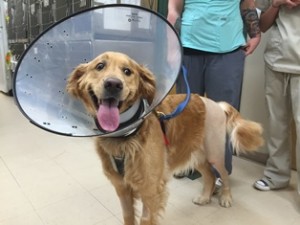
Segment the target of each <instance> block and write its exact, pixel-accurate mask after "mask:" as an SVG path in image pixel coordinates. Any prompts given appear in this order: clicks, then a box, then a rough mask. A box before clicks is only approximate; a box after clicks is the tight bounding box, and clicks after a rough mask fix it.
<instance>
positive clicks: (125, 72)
mask: <svg viewBox="0 0 300 225" xmlns="http://www.w3.org/2000/svg"><path fill="white" fill-rule="evenodd" d="M123 72H124V74H125V75H127V76H129V75H131V73H132V72H131V70H130V69H128V68H124V69H123Z"/></svg>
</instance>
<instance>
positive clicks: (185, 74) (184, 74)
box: [159, 66, 191, 121]
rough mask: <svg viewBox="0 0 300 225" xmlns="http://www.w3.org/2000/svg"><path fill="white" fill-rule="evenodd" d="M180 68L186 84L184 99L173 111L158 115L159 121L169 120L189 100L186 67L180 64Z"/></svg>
mask: <svg viewBox="0 0 300 225" xmlns="http://www.w3.org/2000/svg"><path fill="white" fill-rule="evenodd" d="M181 69H182V75H183V78H184V82H185V85H186V97H185V99H184V101H182V102H181V103H180V104H179V105H178V106H177V107H176V109H175V110H174V111H173V112H171V113H170V114H167V115H161V116H160V117H159V118H160V120H161V121H163V120H169V119H172V118H174V117H175V116H178V115H179V114H180V113H181V112H182V111H183V110H184V108H185V107H186V105H187V104H188V102H189V101H190V97H191V90H190V86H189V83H188V80H187V69H186V68H185V66H182V67H181Z"/></svg>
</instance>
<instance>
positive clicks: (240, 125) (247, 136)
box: [219, 102, 264, 154]
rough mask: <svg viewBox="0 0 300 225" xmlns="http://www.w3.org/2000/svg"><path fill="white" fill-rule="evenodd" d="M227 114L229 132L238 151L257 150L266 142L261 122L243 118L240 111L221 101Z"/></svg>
mask: <svg viewBox="0 0 300 225" xmlns="http://www.w3.org/2000/svg"><path fill="white" fill-rule="evenodd" d="M219 105H220V106H221V108H222V109H223V110H224V112H225V114H226V116H227V122H226V123H227V125H226V128H227V133H228V134H229V135H230V139H231V143H232V145H233V148H234V149H235V151H236V153H237V154H238V153H240V152H244V151H255V150H257V149H258V148H259V147H261V146H262V145H263V144H264V139H263V137H262V133H263V128H262V126H261V125H260V124H259V123H256V122H253V121H250V120H246V119H243V118H242V117H241V115H240V113H239V112H238V111H237V110H236V109H235V108H234V107H232V106H231V105H229V104H228V103H226V102H219Z"/></svg>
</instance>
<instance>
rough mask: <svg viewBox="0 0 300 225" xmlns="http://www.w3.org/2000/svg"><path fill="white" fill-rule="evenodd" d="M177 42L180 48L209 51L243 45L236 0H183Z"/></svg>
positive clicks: (238, 1)
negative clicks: (179, 37)
mask: <svg viewBox="0 0 300 225" xmlns="http://www.w3.org/2000/svg"><path fill="white" fill-rule="evenodd" d="M181 42H182V45H183V47H188V48H192V49H197V50H201V51H207V52H213V53H226V52H231V51H233V50H235V49H237V48H239V47H241V46H243V45H245V42H246V40H245V36H244V33H243V21H242V17H241V11H240V0H185V3H184V11H183V14H182V20H181Z"/></svg>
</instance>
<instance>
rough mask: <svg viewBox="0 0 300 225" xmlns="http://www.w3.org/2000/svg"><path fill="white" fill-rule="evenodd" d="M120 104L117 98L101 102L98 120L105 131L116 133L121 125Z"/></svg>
mask: <svg viewBox="0 0 300 225" xmlns="http://www.w3.org/2000/svg"><path fill="white" fill-rule="evenodd" d="M119 108H120V102H119V101H118V100H117V99H115V98H107V99H102V100H100V101H99V108H98V111H97V120H98V123H99V125H100V126H101V128H102V129H103V130H105V131H115V130H116V129H117V128H118V127H119V124H120V112H119Z"/></svg>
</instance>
